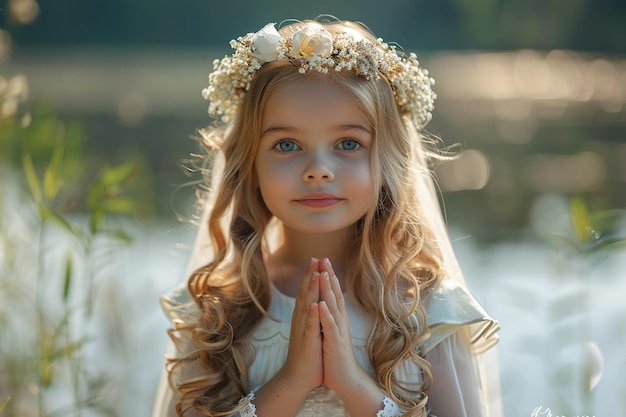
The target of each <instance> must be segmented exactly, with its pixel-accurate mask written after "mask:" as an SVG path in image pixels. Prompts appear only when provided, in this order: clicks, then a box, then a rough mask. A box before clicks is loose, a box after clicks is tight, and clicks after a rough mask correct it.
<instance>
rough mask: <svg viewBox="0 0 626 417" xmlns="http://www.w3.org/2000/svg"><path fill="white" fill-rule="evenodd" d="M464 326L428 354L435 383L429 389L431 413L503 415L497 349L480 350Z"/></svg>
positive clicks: (457, 416) (476, 416) (482, 416)
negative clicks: (472, 344)
mask: <svg viewBox="0 0 626 417" xmlns="http://www.w3.org/2000/svg"><path fill="white" fill-rule="evenodd" d="M464 330H465V329H460V330H459V331H457V332H455V333H454V334H452V335H450V336H449V337H447V338H445V339H444V340H442V341H441V342H440V343H438V344H437V345H436V346H434V347H433V348H432V349H431V350H430V351H429V352H428V353H427V354H426V356H425V358H426V360H428V361H429V362H430V364H431V368H430V370H431V372H432V375H433V385H432V387H431V389H430V390H429V391H428V396H429V404H430V407H431V413H432V415H434V416H437V417H449V416H454V417H501V415H502V408H501V403H500V393H499V378H498V369H497V357H496V356H495V349H494V348H492V349H490V351H489V352H485V353H481V354H478V355H477V354H476V353H474V352H472V350H471V348H470V345H469V343H468V337H467V336H468V335H467V334H466V333H467V332H466V331H464Z"/></svg>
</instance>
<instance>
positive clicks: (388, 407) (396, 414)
mask: <svg viewBox="0 0 626 417" xmlns="http://www.w3.org/2000/svg"><path fill="white" fill-rule="evenodd" d="M383 404H384V407H383V409H382V410H380V411H379V412H378V413H376V417H400V416H401V415H403V414H404V413H406V410H405V409H404V408H402V407H399V406H398V404H396V403H395V402H393V400H392V399H391V398H389V397H387V396H386V395H385V398H384V399H383Z"/></svg>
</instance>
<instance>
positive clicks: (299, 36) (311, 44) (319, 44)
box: [291, 25, 333, 58]
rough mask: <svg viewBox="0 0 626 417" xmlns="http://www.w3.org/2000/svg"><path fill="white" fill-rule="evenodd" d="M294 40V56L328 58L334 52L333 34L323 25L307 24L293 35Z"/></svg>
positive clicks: (292, 52)
mask: <svg viewBox="0 0 626 417" xmlns="http://www.w3.org/2000/svg"><path fill="white" fill-rule="evenodd" d="M292 41H293V48H292V51H291V54H292V55H293V57H294V58H296V57H299V58H310V57H313V56H319V57H321V58H328V57H329V56H331V55H332V53H333V35H331V33H330V32H329V31H327V30H326V29H324V28H323V27H321V26H317V25H307V26H306V27H305V28H304V29H302V30H300V31H299V32H296V33H295V34H294V35H293V38H292Z"/></svg>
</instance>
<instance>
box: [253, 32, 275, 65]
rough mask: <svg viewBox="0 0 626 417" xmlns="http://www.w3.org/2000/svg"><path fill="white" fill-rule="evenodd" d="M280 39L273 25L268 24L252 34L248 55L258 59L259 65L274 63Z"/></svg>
mask: <svg viewBox="0 0 626 417" xmlns="http://www.w3.org/2000/svg"><path fill="white" fill-rule="evenodd" d="M281 38H282V36H280V33H278V31H277V30H276V27H275V26H274V23H268V24H267V25H265V26H264V27H263V29H261V30H259V31H258V32H257V33H255V34H254V37H253V38H252V47H251V51H250V54H251V55H252V56H253V57H255V58H256V59H258V60H259V62H260V63H261V64H264V63H266V62H272V61H276V60H277V59H278V45H279V43H280V39H281Z"/></svg>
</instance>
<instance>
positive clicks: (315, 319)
mask: <svg viewBox="0 0 626 417" xmlns="http://www.w3.org/2000/svg"><path fill="white" fill-rule="evenodd" d="M320 328H321V324H320V314H319V304H318V303H312V304H311V305H310V306H309V315H308V317H307V321H306V327H305V332H304V335H305V337H309V338H310V337H319V335H320Z"/></svg>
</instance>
